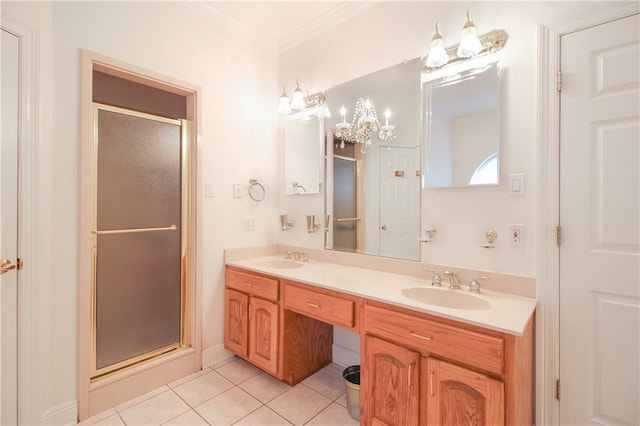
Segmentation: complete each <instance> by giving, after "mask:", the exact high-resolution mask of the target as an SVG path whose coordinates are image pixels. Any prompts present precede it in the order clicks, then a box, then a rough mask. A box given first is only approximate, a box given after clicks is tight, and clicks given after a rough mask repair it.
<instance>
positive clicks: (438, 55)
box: [426, 22, 449, 69]
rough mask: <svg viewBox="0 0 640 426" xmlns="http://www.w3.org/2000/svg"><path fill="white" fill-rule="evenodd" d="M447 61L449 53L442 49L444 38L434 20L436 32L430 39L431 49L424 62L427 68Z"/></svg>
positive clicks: (438, 66) (436, 66)
mask: <svg viewBox="0 0 640 426" xmlns="http://www.w3.org/2000/svg"><path fill="white" fill-rule="evenodd" d="M447 62H449V54H448V53H447V51H446V50H445V49H444V40H443V39H442V34H441V33H440V25H439V24H438V23H437V22H436V33H435V34H434V36H433V38H432V39H431V50H429V56H427V61H426V64H427V66H428V67H429V68H434V69H435V68H440V67H441V66H443V65H446V64H447Z"/></svg>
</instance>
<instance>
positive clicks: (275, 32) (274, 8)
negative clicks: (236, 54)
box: [201, 0, 375, 51]
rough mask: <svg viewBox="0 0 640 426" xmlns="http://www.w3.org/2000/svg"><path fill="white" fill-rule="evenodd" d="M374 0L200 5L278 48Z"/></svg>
mask: <svg viewBox="0 0 640 426" xmlns="http://www.w3.org/2000/svg"><path fill="white" fill-rule="evenodd" d="M374 3H375V1H372V0H365V1H270V0H262V1H243V0H229V1H214V2H203V3H201V5H203V6H204V7H206V8H208V9H209V10H212V9H213V10H215V12H216V14H218V15H221V16H223V17H225V18H226V19H228V20H229V21H231V22H234V23H235V24H236V27H242V28H243V29H244V30H245V32H247V33H251V35H253V36H254V37H259V38H261V39H268V41H271V42H274V43H276V44H277V45H278V49H279V50H280V51H284V50H287V49H289V48H291V47H294V46H295V45H297V44H300V43H302V42H304V41H306V40H308V39H310V38H312V37H314V36H316V35H318V34H320V33H322V32H324V31H327V30H328V29H329V28H331V27H332V26H335V25H337V24H339V23H340V22H342V21H344V20H346V19H348V18H350V17H352V16H355V15H357V14H358V13H361V12H362V11H364V10H365V9H368V8H369V7H370V6H372V5H373V4H374Z"/></svg>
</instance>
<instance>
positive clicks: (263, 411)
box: [234, 405, 291, 426]
mask: <svg viewBox="0 0 640 426" xmlns="http://www.w3.org/2000/svg"><path fill="white" fill-rule="evenodd" d="M236 425H237V426H258V425H260V426H291V423H289V422H288V421H286V420H285V419H284V418H283V417H280V416H279V415H278V414H276V413H275V412H274V411H272V410H270V409H269V408H268V407H265V406H264V405H263V406H262V407H260V408H258V409H257V410H256V411H254V412H253V413H251V414H249V415H248V416H247V417H245V418H243V419H242V420H240V421H239V422H238V423H234V426H236Z"/></svg>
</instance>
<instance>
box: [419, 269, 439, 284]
mask: <svg viewBox="0 0 640 426" xmlns="http://www.w3.org/2000/svg"><path fill="white" fill-rule="evenodd" d="M422 270H423V271H424V272H433V276H432V277H431V285H432V286H436V287H441V286H442V278H441V277H440V274H439V273H438V271H436V270H435V269H431V268H422Z"/></svg>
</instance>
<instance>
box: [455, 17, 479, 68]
mask: <svg viewBox="0 0 640 426" xmlns="http://www.w3.org/2000/svg"><path fill="white" fill-rule="evenodd" d="M481 50H482V44H481V43H480V40H478V34H477V30H476V26H475V25H474V24H473V21H472V20H471V14H470V13H469V11H468V10H467V22H466V23H465V24H464V27H462V39H461V40H460V44H459V45H458V51H457V52H456V55H457V56H458V58H471V57H472V56H476V55H477V54H478V53H480V51H481Z"/></svg>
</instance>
